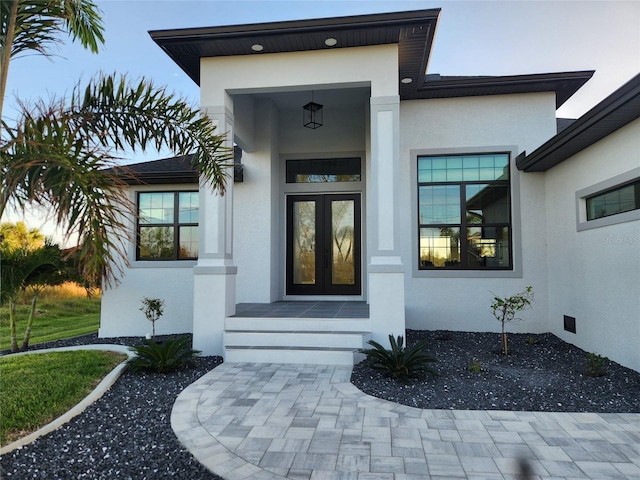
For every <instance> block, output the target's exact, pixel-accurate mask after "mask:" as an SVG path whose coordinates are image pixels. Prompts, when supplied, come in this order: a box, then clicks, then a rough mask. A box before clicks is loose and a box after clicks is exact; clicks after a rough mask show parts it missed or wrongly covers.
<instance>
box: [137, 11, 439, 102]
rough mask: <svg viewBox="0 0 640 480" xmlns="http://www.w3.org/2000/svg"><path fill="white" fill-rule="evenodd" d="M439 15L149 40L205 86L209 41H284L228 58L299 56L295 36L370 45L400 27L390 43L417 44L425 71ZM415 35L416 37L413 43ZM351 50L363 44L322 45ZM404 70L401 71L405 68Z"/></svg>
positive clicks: (171, 34) (192, 31)
mask: <svg viewBox="0 0 640 480" xmlns="http://www.w3.org/2000/svg"><path fill="white" fill-rule="evenodd" d="M439 14H440V9H439V8H435V9H428V10H411V11H405V12H393V13H378V14H371V15H357V16H346V17H333V18H320V19H312V20H292V21H284V22H271V23H255V24H245V25H227V26H218V27H206V28H185V29H172V30H152V31H150V32H149V35H150V36H151V38H152V39H153V41H155V42H156V43H157V44H158V45H159V46H160V48H162V49H163V50H164V52H165V53H166V54H167V55H168V56H169V57H170V58H171V59H172V60H173V61H174V62H175V63H176V64H177V65H178V66H179V67H180V68H182V70H184V72H185V73H186V74H187V75H188V76H189V77H190V78H191V79H192V80H193V81H194V82H195V83H196V84H198V85H200V58H202V57H203V56H207V55H202V54H201V51H202V48H203V44H204V43H206V42H219V41H223V42H224V41H227V42H229V45H230V46H231V44H232V42H234V41H238V40H243V39H245V40H247V41H250V44H251V43H262V42H261V39H262V40H266V39H267V38H274V37H276V38H277V37H280V38H281V40H282V41H281V42H280V43H279V49H276V50H272V51H263V52H260V53H255V52H251V51H247V50H242V51H233V52H230V53H225V54H226V55H263V54H267V53H279V52H288V51H299V50H300V48H299V47H296V46H294V45H293V44H292V43H291V35H305V34H314V33H319V32H322V33H325V34H327V35H329V36H330V33H331V32H335V33H336V34H337V33H339V32H343V33H345V32H349V31H354V32H355V31H370V32H371V33H370V34H367V42H368V43H366V45H376V44H379V43H380V42H376V41H373V40H371V38H374V37H375V33H376V31H377V30H380V29H382V28H385V27H398V28H400V34H399V35H398V36H397V38H394V39H393V40H391V43H398V44H400V45H401V46H402V45H403V44H405V45H406V44H407V43H408V44H412V45H416V44H418V47H419V48H420V49H421V52H420V55H421V58H420V59H419V62H420V65H422V66H424V67H426V65H427V64H428V57H429V55H430V49H431V44H432V41H433V35H434V32H435V24H436V23H437V20H438V16H439ZM425 22H426V23H427V24H428V25H429V28H426V29H423V31H422V32H421V31H420V29H419V28H416V26H417V25H420V24H424V23H425ZM424 33H426V35H424V38H423V34H424ZM412 36H414V37H417V38H414V39H412V38H411V37H412ZM344 38H348V37H344ZM384 43H389V41H385V42H384ZM352 46H362V44H361V43H358V44H357V45H351V44H349V43H348V42H341V43H339V44H338V46H336V47H327V46H326V45H324V44H322V45H319V46H318V47H317V49H336V48H345V47H352ZM236 47H237V45H236ZM414 49H415V46H414V47H413V48H411V50H412V51H413V50H414ZM196 60H197V61H196ZM407 60H411V62H409V63H410V64H412V63H417V62H418V59H415V58H413V57H412V58H410V59H407ZM399 67H400V69H401V70H402V65H400V66H399ZM409 67H410V68H409V69H410V70H411V71H413V70H415V71H418V70H419V66H418V67H416V66H414V65H409ZM422 72H424V70H422ZM414 80H415V81H414V85H413V86H412V89H415V88H416V86H417V84H418V83H419V81H420V77H419V76H415V77H414Z"/></svg>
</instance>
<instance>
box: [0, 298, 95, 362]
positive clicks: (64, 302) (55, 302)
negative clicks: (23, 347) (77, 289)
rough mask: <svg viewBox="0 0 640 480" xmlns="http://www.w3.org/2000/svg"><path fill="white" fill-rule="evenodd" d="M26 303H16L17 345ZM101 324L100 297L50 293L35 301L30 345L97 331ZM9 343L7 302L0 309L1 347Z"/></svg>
mask: <svg viewBox="0 0 640 480" xmlns="http://www.w3.org/2000/svg"><path fill="white" fill-rule="evenodd" d="M29 308H30V307H29V305H27V304H24V305H19V306H18V310H17V322H16V323H17V331H18V335H17V337H18V346H20V344H21V343H22V338H23V336H24V331H25V326H26V323H27V317H28V316H29ZM99 325H100V296H99V295H98V296H95V297H92V298H87V297H86V296H70V297H55V296H52V295H49V296H47V297H45V298H44V299H43V300H41V301H39V302H38V304H37V314H36V318H35V320H34V321H33V330H32V332H31V340H30V341H29V345H34V344H36V343H42V342H50V341H52V340H59V339H62V338H68V337H77V336H79V335H85V334H87V333H94V332H97V331H98V327H99ZM10 345H11V337H10V333H9V309H8V305H3V306H2V308H0V350H7V349H9V348H10Z"/></svg>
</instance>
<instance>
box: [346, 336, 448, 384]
mask: <svg viewBox="0 0 640 480" xmlns="http://www.w3.org/2000/svg"><path fill="white" fill-rule="evenodd" d="M367 343H368V344H369V345H371V346H372V347H373V348H366V349H360V350H358V351H359V352H360V353H363V354H365V355H366V356H367V360H366V361H367V362H368V364H369V366H370V367H371V368H374V369H376V370H381V371H384V372H386V373H387V374H388V375H389V376H390V377H391V378H393V379H395V380H398V381H400V382H402V383H405V384H406V383H408V382H409V380H410V379H411V378H413V377H415V375H416V374H418V373H420V372H427V373H433V374H435V373H436V372H435V370H433V369H432V368H431V367H430V366H429V363H433V362H436V361H437V360H436V359H435V358H434V357H432V356H431V355H429V354H428V353H427V352H425V348H426V347H427V343H426V342H424V341H423V342H419V343H417V344H416V345H414V346H412V347H408V346H406V347H405V345H404V337H403V336H402V335H398V338H397V339H396V338H394V337H393V335H389V344H390V346H391V349H387V348H384V347H383V346H382V345H381V344H379V343H378V342H376V341H375V340H369V341H368V342H367Z"/></svg>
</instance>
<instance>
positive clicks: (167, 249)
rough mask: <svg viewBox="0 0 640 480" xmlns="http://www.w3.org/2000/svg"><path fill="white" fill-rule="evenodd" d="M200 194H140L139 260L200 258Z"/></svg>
mask: <svg viewBox="0 0 640 480" xmlns="http://www.w3.org/2000/svg"><path fill="white" fill-rule="evenodd" d="M198 208H199V194H198V192H140V193H138V235H137V238H138V243H137V255H136V258H137V259H138V260H194V259H197V258H198Z"/></svg>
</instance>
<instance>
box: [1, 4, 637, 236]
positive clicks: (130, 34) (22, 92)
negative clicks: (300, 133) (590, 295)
mask: <svg viewBox="0 0 640 480" xmlns="http://www.w3.org/2000/svg"><path fill="white" fill-rule="evenodd" d="M96 3H97V4H98V6H99V7H100V8H101V9H102V12H103V19H104V22H105V27H106V44H105V45H104V47H103V49H102V51H101V52H100V54H98V55H93V54H91V53H88V52H87V51H85V50H83V49H82V48H81V47H80V46H78V45H74V44H71V42H70V41H68V42H66V44H65V45H64V46H63V47H61V48H60V49H59V50H58V51H57V55H56V56H54V57H52V58H43V57H39V56H26V57H23V58H18V59H15V60H14V61H12V63H11V66H10V70H9V81H8V88H7V92H8V98H6V99H5V111H4V115H5V120H10V119H11V117H12V116H15V111H14V110H13V108H12V106H13V105H15V98H16V97H18V98H20V99H22V100H34V99H36V98H41V97H44V98H48V97H51V96H56V97H59V96H62V95H65V94H68V93H69V92H70V91H71V90H72V89H73V87H74V85H76V84H77V82H78V81H87V80H88V79H89V78H91V77H92V76H93V75H95V74H96V73H97V72H99V71H104V72H108V73H110V72H119V73H127V74H128V75H130V76H132V77H134V78H137V77H141V76H145V77H147V78H150V79H152V80H153V81H154V82H155V83H156V84H158V85H166V86H168V87H169V89H170V90H173V91H175V92H177V93H179V94H181V95H183V96H185V97H187V98H189V99H191V100H192V101H193V103H194V105H196V104H197V102H198V98H199V93H198V87H197V85H195V83H193V82H192V81H191V80H190V79H189V78H188V77H187V75H186V74H184V73H183V72H182V70H180V69H179V68H178V67H177V66H176V65H175V64H174V63H173V62H172V61H171V60H170V59H169V57H168V56H166V55H165V54H164V53H163V52H162V51H161V49H160V48H159V47H158V46H157V45H156V44H155V43H154V42H153V41H152V40H151V38H150V37H149V35H148V33H147V32H148V31H149V30H157V29H171V28H187V27H204V26H215V25H227V24H246V23H259V22H271V21H280V20H295V19H305V18H322V17H333V16H343V15H360V14H367V13H380V12H390V11H403V10H418V9H427V8H441V9H442V11H441V13H440V21H439V25H438V31H437V35H436V38H435V42H434V45H433V50H432V56H431V61H430V65H429V73H440V74H442V75H512V74H526V73H547V72H562V71H575V70H596V73H595V75H594V77H593V78H592V79H591V80H590V81H589V82H588V83H587V84H586V85H585V86H584V87H583V88H582V89H581V90H580V91H579V92H578V93H577V94H576V95H574V97H573V98H572V99H570V100H569V101H568V102H567V103H566V104H565V105H564V106H563V107H562V108H561V109H560V110H559V111H558V116H562V117H569V118H577V117H579V116H580V115H582V114H583V113H585V112H586V111H587V110H589V109H590V108H591V107H593V106H594V105H595V104H596V103H598V102H599V101H600V100H602V99H603V98H605V97H606V96H607V95H609V94H610V93H612V92H613V91H614V90H615V89H617V88H618V87H620V86H621V85H622V84H624V83H625V82H626V81H628V80H629V79H631V78H632V77H633V76H634V75H636V74H637V73H639V72H640V27H639V26H640V1H637V0H632V1H600V2H599V1H562V2H560V1H550V0H538V1H518V0H512V1H491V2H488V1H482V0H477V1H471V2H469V1H453V0H439V1H437V0H408V1H402V0H386V1H364V0H342V1H331V0H327V1H322V0H314V1H310V0H296V1H276V0H261V1H242V0H236V1H217V0H200V1H191V0H153V1H152V0H140V1H137V0H133V1H131V0H97V2H96ZM147 159H149V158H131V159H129V160H130V161H139V160H147ZM32 226H36V227H44V226H43V225H42V224H41V225H38V224H34V225H32ZM44 230H47V228H44Z"/></svg>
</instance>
